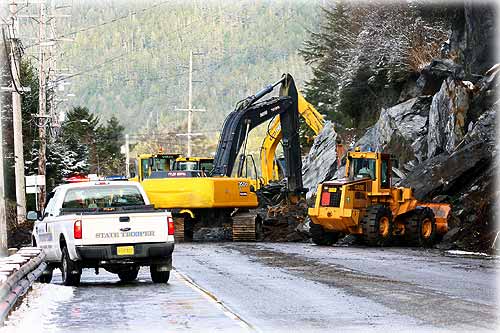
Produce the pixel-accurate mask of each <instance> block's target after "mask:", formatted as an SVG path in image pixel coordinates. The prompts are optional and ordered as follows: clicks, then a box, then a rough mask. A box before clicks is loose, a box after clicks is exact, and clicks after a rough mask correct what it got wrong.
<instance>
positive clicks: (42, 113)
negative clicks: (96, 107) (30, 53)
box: [35, 2, 49, 212]
mask: <svg viewBox="0 0 500 333" xmlns="http://www.w3.org/2000/svg"><path fill="white" fill-rule="evenodd" d="M38 23H39V25H38V43H39V48H38V61H39V67H38V68H39V69H38V115H37V118H38V119H40V121H41V125H38V137H39V148H38V149H39V150H38V175H40V176H43V177H44V178H45V174H46V165H47V156H46V150H47V123H48V120H49V118H48V117H47V115H46V111H47V100H46V97H47V91H46V87H47V86H46V84H47V80H46V79H45V61H46V58H45V50H44V47H45V45H44V43H45V29H46V28H45V25H46V17H45V3H43V2H42V3H40V16H39V21H38ZM37 122H38V121H37ZM45 193H46V186H45V184H44V185H43V186H40V193H37V194H35V195H38V211H40V212H41V211H42V210H43V208H44V207H45Z"/></svg>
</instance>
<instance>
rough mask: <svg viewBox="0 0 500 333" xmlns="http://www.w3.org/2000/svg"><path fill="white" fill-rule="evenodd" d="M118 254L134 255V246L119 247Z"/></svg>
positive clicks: (117, 248)
mask: <svg viewBox="0 0 500 333" xmlns="http://www.w3.org/2000/svg"><path fill="white" fill-rule="evenodd" d="M116 254H117V255H119V256H131V255H134V247H133V246H118V247H116Z"/></svg>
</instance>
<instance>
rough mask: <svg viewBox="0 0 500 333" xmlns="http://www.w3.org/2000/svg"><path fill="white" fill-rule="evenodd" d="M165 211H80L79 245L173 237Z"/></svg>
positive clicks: (129, 242) (136, 241) (159, 239)
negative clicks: (80, 230) (83, 213)
mask: <svg viewBox="0 0 500 333" xmlns="http://www.w3.org/2000/svg"><path fill="white" fill-rule="evenodd" d="M167 217H168V215H167V213H161V212H153V213H120V214H99V215H82V216H81V221H82V223H81V224H82V239H81V243H80V244H81V245H103V244H135V243H156V242H167V241H173V237H172V236H170V237H169V236H168V220H167Z"/></svg>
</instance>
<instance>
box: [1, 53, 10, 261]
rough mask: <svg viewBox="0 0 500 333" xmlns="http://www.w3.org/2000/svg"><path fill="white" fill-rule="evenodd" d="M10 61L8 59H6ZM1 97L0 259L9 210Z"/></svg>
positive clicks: (3, 247) (4, 250)
mask: <svg viewBox="0 0 500 333" xmlns="http://www.w3.org/2000/svg"><path fill="white" fill-rule="evenodd" d="M5 60H6V61H8V59H5ZM2 107H3V106H2V98H1V97H0V257H3V256H5V255H6V254H7V249H8V245H7V209H6V206H5V178H4V175H5V172H4V168H3V162H4V161H3V159H4V155H3V124H2V118H3V112H2V111H3V108H2Z"/></svg>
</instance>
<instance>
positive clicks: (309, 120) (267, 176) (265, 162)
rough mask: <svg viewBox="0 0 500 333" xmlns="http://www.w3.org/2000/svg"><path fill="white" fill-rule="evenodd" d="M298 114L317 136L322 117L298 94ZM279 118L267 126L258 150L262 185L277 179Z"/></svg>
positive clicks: (280, 134) (320, 128) (280, 136)
mask: <svg viewBox="0 0 500 333" xmlns="http://www.w3.org/2000/svg"><path fill="white" fill-rule="evenodd" d="M297 100H298V112H299V115H300V116H301V117H302V118H303V119H304V121H305V122H306V124H307V126H309V128H311V129H312V130H313V132H314V134H316V135H317V134H318V133H319V132H320V131H321V130H322V129H323V126H324V122H325V121H324V117H323V116H322V115H321V114H320V113H319V112H318V111H317V110H316V109H315V108H314V106H312V105H311V104H310V103H309V102H308V101H306V99H305V98H304V97H303V96H302V95H301V94H300V93H298V98H297ZM280 125H281V120H280V117H279V116H278V117H276V118H274V119H273V120H272V121H271V123H270V124H269V128H268V131H267V135H266V137H265V138H264V141H263V142H262V146H261V149H260V163H261V173H262V183H263V184H264V185H267V184H269V182H270V181H271V180H276V179H278V175H277V174H276V173H275V167H274V163H275V156H276V149H277V148H278V144H279V142H280V141H281V138H282V132H281V126H280Z"/></svg>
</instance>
